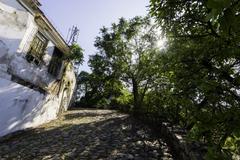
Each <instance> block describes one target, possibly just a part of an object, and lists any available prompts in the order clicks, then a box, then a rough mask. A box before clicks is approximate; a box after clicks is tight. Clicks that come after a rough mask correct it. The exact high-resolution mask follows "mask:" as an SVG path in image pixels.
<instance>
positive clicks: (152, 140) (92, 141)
mask: <svg viewBox="0 0 240 160" xmlns="http://www.w3.org/2000/svg"><path fill="white" fill-rule="evenodd" d="M5 159H9V160H35V159H36V160H37V159H42V160H50V159H53V160H61V159H70V160H71V159H73V160H75V159H76V160H158V159H159V160H161V159H163V160H171V159H173V157H172V155H171V154H170V151H169V148H168V147H167V145H166V143H164V142H163V141H162V140H161V139H158V138H156V137H155V136H153V135H152V134H151V131H150V130H149V129H148V128H147V127H146V126H144V125H141V124H139V123H137V122H136V121H134V120H133V119H132V118H131V117H129V116H128V115H126V114H122V113H118V112H117V111H112V110H92V109H82V110H72V111H68V112H66V113H64V114H63V115H62V116H61V117H59V119H58V120H55V121H52V122H50V123H48V124H45V125H42V126H39V127H38V128H35V129H32V130H29V131H26V132H24V133H22V134H20V135H17V136H14V137H12V138H10V139H6V140H5V141H2V142H0V160H5Z"/></svg>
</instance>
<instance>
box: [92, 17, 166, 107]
mask: <svg viewBox="0 0 240 160" xmlns="http://www.w3.org/2000/svg"><path fill="white" fill-rule="evenodd" d="M159 33H160V32H159V31H158V30H157V28H156V26H154V25H153V23H152V20H151V19H150V18H149V17H145V18H142V17H135V18H133V19H131V20H125V19H124V18H121V19H120V20H119V22H118V24H115V23H114V24H112V27H111V28H105V27H103V28H102V29H101V35H100V36H99V37H97V38H96V42H95V46H96V47H97V49H98V51H99V54H100V55H101V56H103V57H104V59H105V60H106V61H107V63H106V64H107V65H108V66H109V71H110V72H112V74H113V75H115V76H116V77H119V78H120V79H121V81H122V82H123V83H124V84H125V85H126V86H127V87H128V88H129V89H132V93H133V97H134V110H135V111H138V110H139V109H140V108H141V106H142V103H143V99H144V96H145V94H146V92H147V90H148V89H149V88H150V87H151V86H150V84H151V82H152V81H153V77H154V72H155V70H156V67H155V65H154V63H155V58H154V57H155V56H156V54H157V51H158V50H159V46H158V44H159V41H160V40H161V39H160V38H161V37H160V34H159Z"/></svg>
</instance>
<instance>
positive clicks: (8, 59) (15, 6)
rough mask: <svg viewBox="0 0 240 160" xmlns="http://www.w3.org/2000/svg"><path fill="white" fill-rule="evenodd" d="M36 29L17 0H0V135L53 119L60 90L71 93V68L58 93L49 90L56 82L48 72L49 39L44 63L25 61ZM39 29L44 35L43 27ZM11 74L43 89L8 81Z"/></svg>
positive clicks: (51, 43) (57, 110)
mask: <svg viewBox="0 0 240 160" xmlns="http://www.w3.org/2000/svg"><path fill="white" fill-rule="evenodd" d="M38 30H39V28H38V25H37V24H36V23H35V21H34V16H33V15H32V14H30V13H29V12H28V11H27V10H26V9H25V8H23V7H22V6H21V5H20V4H19V3H18V2H17V0H0V137H1V136H3V135H6V134H8V133H11V132H14V131H17V130H22V129H26V128H29V127H36V126H38V125H40V124H43V123H46V122H48V121H51V120H53V119H55V118H57V114H58V112H59V108H60V104H61V100H62V97H63V91H64V89H66V88H68V97H71V96H72V94H73V90H74V86H75V83H76V80H75V74H74V73H73V70H72V69H71V68H70V69H69V68H68V69H67V72H66V73H65V76H64V77H65V78H64V81H63V83H61V84H62V86H61V89H60V92H59V93H58V94H56V93H55V92H54V93H51V89H50V88H51V86H52V84H53V83H55V81H56V78H54V77H52V76H51V75H50V74H49V73H48V65H49V62H50V61H51V56H52V54H53V51H54V47H55V45H54V44H53V42H51V41H49V43H48V46H47V49H46V51H45V55H44V57H43V61H44V64H42V65H40V66H36V65H35V64H31V63H29V62H27V61H26V58H25V56H26V53H27V51H28V50H29V47H30V44H31V41H32V40H33V37H34V36H35V34H36V33H37V31H38ZM42 31H43V32H45V33H46V35H48V33H47V31H46V30H42ZM43 34H44V33H43ZM48 38H49V37H48ZM50 39H51V37H50ZM12 76H15V77H18V78H20V79H22V80H24V81H26V82H30V83H32V84H34V85H35V86H38V87H40V88H42V89H44V90H45V91H47V92H46V93H45V94H42V93H40V92H38V91H36V90H32V89H30V88H28V87H25V86H23V85H20V84H18V83H15V82H13V81H11V79H12ZM68 82H70V86H69V85H67V84H68ZM59 84H60V83H59ZM68 101H69V100H68ZM65 109H67V108H65Z"/></svg>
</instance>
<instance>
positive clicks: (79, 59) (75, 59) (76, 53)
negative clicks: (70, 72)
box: [64, 44, 84, 73]
mask: <svg viewBox="0 0 240 160" xmlns="http://www.w3.org/2000/svg"><path fill="white" fill-rule="evenodd" d="M83 51H84V50H83V49H82V48H81V47H80V46H79V45H78V44H73V45H71V46H70V53H69V54H68V55H66V56H65V57H64V59H65V60H66V61H68V62H72V63H73V64H74V68H75V71H76V73H78V69H79V66H80V65H81V64H82V63H83V61H84V57H83Z"/></svg>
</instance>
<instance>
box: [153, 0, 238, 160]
mask: <svg viewBox="0 0 240 160" xmlns="http://www.w3.org/2000/svg"><path fill="white" fill-rule="evenodd" d="M150 8H151V14H152V15H153V16H155V17H156V19H157V21H158V22H159V25H160V26H162V28H163V29H164V32H165V34H166V36H167V37H168V38H169V39H168V40H169V41H168V42H169V48H168V49H167V54H166V55H167V59H168V60H169V61H168V62H165V63H166V66H167V67H166V70H167V72H168V73H169V72H172V73H173V76H172V77H171V78H169V81H170V82H172V83H173V85H172V87H171V89H170V90H169V91H171V92H172V94H170V96H171V97H172V95H174V99H173V102H175V103H171V104H173V106H175V108H178V115H180V117H181V119H182V122H183V123H184V124H185V126H186V127H187V129H189V136H190V137H191V138H194V139H197V140H201V141H204V142H206V143H207V145H208V147H209V150H208V151H209V152H208V156H209V159H219V158H220V157H224V158H225V159H230V158H231V157H232V155H234V154H239V148H240V147H239V137H240V135H239V133H240V128H239V125H238V124H239V122H240V118H239V117H240V116H239V115H240V108H239V106H240V105H239V103H240V95H239V85H240V81H239V79H240V71H239V66H240V54H239V53H240V47H239V41H240V39H239V37H240V35H239V34H240V32H239V31H240V30H239V27H238V26H239V23H240V15H239V10H240V1H238V0H221V1H215V0H200V1H199V0H183V1H182V0H181V1H171V0H170V1H169V0H151V6H150ZM167 72H166V73H167ZM171 100H172V99H171ZM168 102H170V101H166V103H168ZM230 140H231V142H229V141H230Z"/></svg>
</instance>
